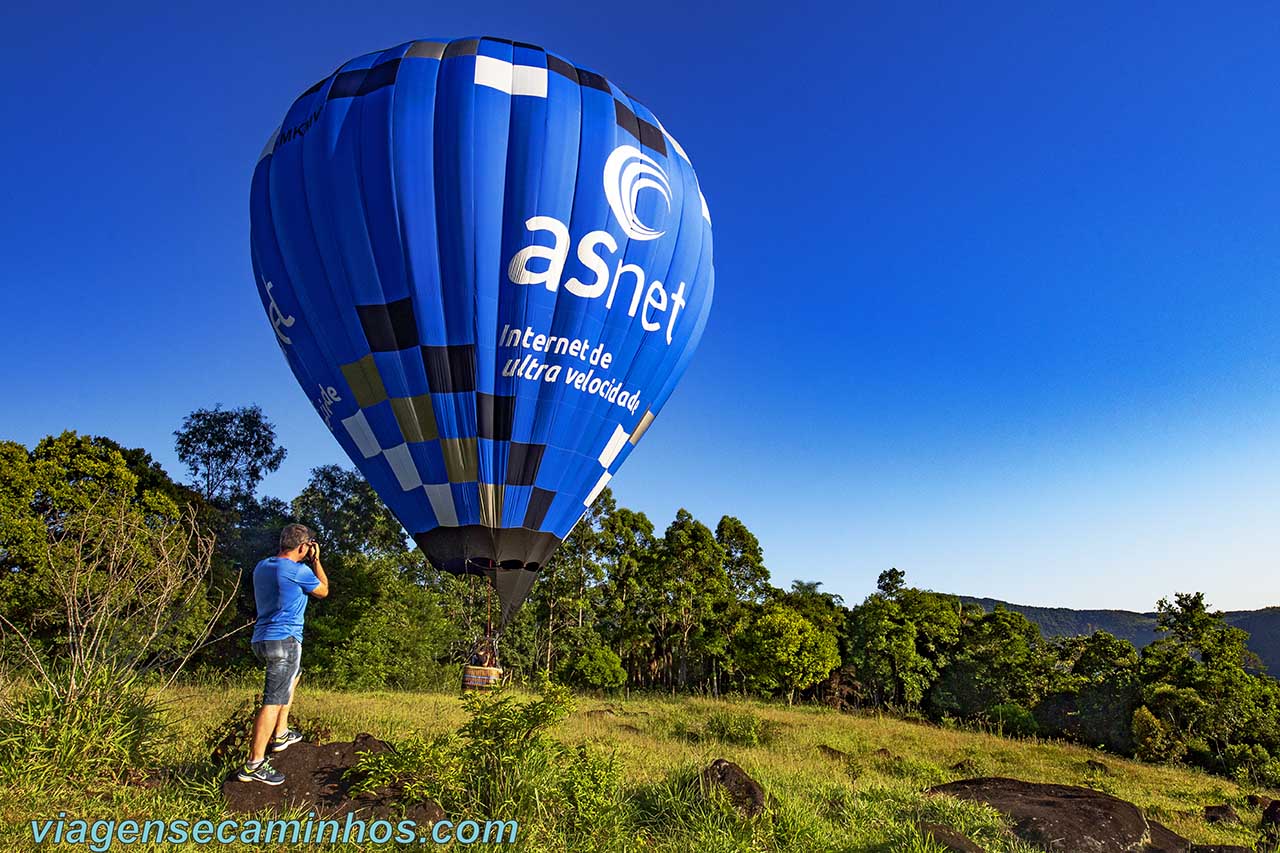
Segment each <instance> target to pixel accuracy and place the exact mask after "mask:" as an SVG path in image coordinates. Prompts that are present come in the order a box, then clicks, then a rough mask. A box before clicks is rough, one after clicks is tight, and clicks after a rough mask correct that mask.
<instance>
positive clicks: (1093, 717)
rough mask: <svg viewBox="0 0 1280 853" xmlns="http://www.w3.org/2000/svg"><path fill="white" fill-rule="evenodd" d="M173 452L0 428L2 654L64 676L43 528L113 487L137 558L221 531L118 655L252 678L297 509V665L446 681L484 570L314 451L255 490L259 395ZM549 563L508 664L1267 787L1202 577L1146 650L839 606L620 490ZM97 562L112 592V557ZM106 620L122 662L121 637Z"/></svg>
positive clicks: (1274, 777) (1236, 645)
mask: <svg viewBox="0 0 1280 853" xmlns="http://www.w3.org/2000/svg"><path fill="white" fill-rule="evenodd" d="M175 445H176V450H177V453H178V457H179V459H180V460H181V461H182V462H183V464H184V465H185V466H186V467H187V475H188V476H187V479H186V482H181V481H178V480H175V479H173V478H171V477H170V476H169V475H168V474H167V473H166V472H165V471H164V470H163V469H162V468H161V467H160V466H159V465H158V464H157V463H156V462H155V461H154V460H153V459H152V458H151V456H150V455H149V454H148V453H147V452H146V451H144V450H140V449H134V448H127V447H123V446H121V445H120V444H118V443H116V442H114V441H112V440H110V439H108V438H104V437H93V436H82V435H77V434H75V433H71V432H67V433H63V434H62V435H59V436H50V437H48V438H46V439H44V440H43V441H41V442H40V443H39V444H37V445H36V446H35V447H34V448H31V449H28V448H26V447H24V446H23V445H20V444H17V443H15V442H0V628H2V629H3V630H0V663H5V664H7V665H9V666H10V667H15V666H16V667H19V668H21V667H22V666H27V667H29V666H31V665H32V662H33V661H34V665H36V666H47V667H49V668H51V669H52V668H55V667H56V666H57V665H58V662H59V661H60V660H62V659H65V658H67V657H68V656H72V655H74V654H75V653H77V649H75V648H70V647H69V646H73V645H77V644H79V643H82V642H85V641H84V640H83V639H78V638H81V637H83V636H85V634H84V632H83V631H81V632H80V633H77V632H76V631H75V630H70V631H69V630H68V628H69V627H71V628H73V629H74V628H75V626H68V624H67V623H68V620H75V619H77V618H80V617H78V616H77V615H76V614H75V613H70V612H68V610H69V608H68V607H67V606H66V601H67V600H69V599H68V598H67V597H66V595H65V594H63V593H64V592H65V586H66V584H65V582H61V581H62V577H63V576H62V575H59V572H63V571H64V565H65V562H66V559H65V558H61V557H59V554H60V553H61V552H60V551H59V550H58V549H57V548H53V547H50V542H63V541H65V540H66V539H67V538H68V537H67V532H68V531H70V530H73V529H79V528H78V527H77V525H78V524H80V522H78V521H77V519H79V518H83V517H87V514H89V513H90V512H91V509H92V508H93V507H94V506H97V505H98V504H99V502H100V499H101V497H102V496H103V495H109V496H112V497H113V499H116V500H119V501H122V502H124V504H125V505H127V506H128V507H130V508H131V509H130V511H131V512H133V513H135V514H136V519H137V521H136V522H135V523H133V524H132V526H129V527H128V528H127V529H128V530H130V531H136V532H135V533H128V534H119V533H113V534H112V536H113V537H114V538H116V539H118V538H120V536H122V535H128V536H138V537H141V538H140V539H139V541H138V542H137V543H133V544H134V545H136V547H135V548H134V551H135V552H137V553H139V554H142V553H144V552H148V550H149V549H152V548H154V547H155V542H156V541H158V540H156V539H155V538H154V535H153V536H152V538H150V539H148V538H146V537H147V536H148V535H150V534H148V533H147V531H148V530H151V531H154V530H157V529H166V530H167V529H169V528H168V527H166V526H165V525H167V524H172V523H174V522H175V521H176V520H177V519H179V518H181V517H189V518H190V519H191V523H192V525H194V528H195V529H196V530H197V533H198V536H197V538H198V539H199V540H200V541H206V538H207V541H208V542H210V543H211V545H210V553H209V557H208V573H207V576H202V579H201V581H200V584H201V586H200V589H199V590H198V592H199V595H194V596H193V595H190V594H184V595H169V596H167V597H163V598H161V597H156V598H155V599H154V600H157V601H163V602H164V605H163V606H164V607H165V608H168V610H169V611H171V612H166V613H165V614H163V616H164V618H163V620H162V621H163V625H164V630H163V631H152V633H151V636H150V637H149V639H148V642H147V645H146V649H147V660H141V659H139V655H138V654H137V653H136V652H133V653H132V654H133V658H131V661H132V662H131V664H130V665H131V666H135V667H140V668H144V669H145V668H147V667H148V666H152V665H155V666H160V667H161V668H162V665H170V666H171V665H172V662H173V661H174V660H181V661H182V662H184V663H185V664H186V667H187V670H188V672H194V673H195V674H196V675H198V676H202V677H207V678H221V677H225V676H226V675H228V674H234V673H238V672H243V671H245V670H248V669H251V668H253V666H254V664H253V659H252V657H251V655H250V654H249V652H248V642H249V635H250V629H249V628H248V626H249V625H251V623H252V621H253V618H254V603H253V595H252V584H251V582H248V573H249V572H250V571H251V570H252V568H253V566H254V565H255V564H256V563H257V562H258V560H260V559H261V558H262V557H264V556H267V555H269V554H272V553H274V551H275V538H276V536H277V535H278V531H279V529H280V528H281V527H282V526H283V525H284V524H286V523H288V522H290V521H300V522H302V523H304V524H307V525H309V526H311V527H312V528H313V529H314V530H315V531H316V532H317V535H318V538H319V539H320V541H321V543H322V547H323V551H324V560H325V565H326V568H327V570H328V572H329V575H330V577H331V578H332V579H333V588H332V593H331V595H330V597H329V598H328V599H326V600H325V601H324V602H323V603H322V604H320V605H317V606H316V607H313V608H312V609H311V612H310V613H309V616H308V624H307V637H306V642H307V661H306V669H307V673H308V678H313V679H318V680H320V681H323V682H325V683H328V684H330V685H332V686H334V687H338V688H353V689H357V688H358V689H381V688H393V689H417V688H430V687H440V686H445V685H448V684H451V683H452V682H453V681H454V680H455V679H456V678H457V672H458V665H459V664H460V663H461V662H462V661H463V660H464V659H465V657H466V655H467V654H468V652H469V650H470V649H471V645H472V643H473V642H474V640H475V639H476V638H477V637H478V636H479V635H480V634H481V633H482V632H483V630H484V626H485V622H486V620H487V618H488V615H489V612H490V607H491V606H495V605H496V602H491V601H490V598H489V595H488V593H487V590H486V588H485V582H484V581H483V580H482V579H478V578H471V577H465V578H458V577H455V576H453V575H449V574H446V573H441V572H438V571H436V570H435V569H434V568H433V567H432V566H431V565H430V564H429V563H428V562H427V561H426V560H425V559H424V558H423V556H422V555H421V553H420V552H418V551H417V550H416V549H415V548H413V547H412V544H411V543H410V542H409V541H408V539H407V537H406V536H405V532H404V531H403V529H402V528H401V527H400V525H399V523H398V522H397V521H396V520H395V518H394V517H393V516H392V515H391V514H390V512H389V511H388V510H387V509H386V507H385V506H383V504H382V502H381V501H380V500H379V499H378V497H377V495H376V494H375V493H374V492H373V490H372V489H371V488H370V487H369V486H368V484H367V483H366V482H365V481H364V479H363V478H362V477H360V475H359V474H358V473H356V472H354V471H351V470H348V469H345V468H342V467H340V466H335V465H326V466H321V467H318V468H316V469H314V470H313V471H312V472H311V476H310V478H309V480H308V482H307V484H306V485H305V487H304V488H303V489H302V490H301V491H300V493H299V494H298V495H297V496H295V497H294V498H293V499H292V500H291V501H288V502H286V501H284V500H281V499H278V498H273V497H260V496H258V494H257V492H258V487H259V485H260V483H261V481H262V479H263V477H264V476H265V475H266V474H268V473H270V472H272V471H274V470H276V469H277V468H278V467H279V466H280V465H281V463H282V462H283V460H284V458H285V450H284V448H282V447H280V446H279V445H278V443H277V440H276V436H275V432H274V429H273V427H272V425H271V424H270V422H269V421H268V420H267V418H266V417H265V416H264V415H263V413H262V412H261V411H260V410H259V409H257V408H256V407H247V408H241V409H221V408H215V409H204V410H198V411H196V412H193V413H192V414H191V415H190V416H188V417H187V418H186V420H185V421H184V422H183V424H182V425H181V427H180V428H179V429H178V430H177V431H176V432H175ZM80 526H83V525H82V524H81V525H80ZM115 529H116V528H112V530H115ZM120 529H122V530H123V529H125V528H120ZM201 537H204V538H201ZM82 539H83V537H82ZM95 541H96V540H95ZM95 547H96V546H95ZM113 547H115V546H113ZM131 547H132V546H131ZM99 550H101V549H99ZM82 551H84V548H83V547H81V549H80V551H76V552H75V553H76V554H80V553H81V552H82ZM93 553H97V551H93V552H91V554H90V556H91V557H92V554H93ZM99 556H100V557H101V555H99ZM77 559H79V558H77ZM90 562H91V561H90ZM135 562H136V563H138V565H140V566H141V565H145V564H146V562H147V560H146V559H142V558H140V559H138V560H135ZM151 562H152V563H154V562H156V561H154V560H153V561H151ZM113 565H114V564H113ZM129 565H133V563H130V564H129ZM541 575H542V576H541V577H540V578H539V580H538V582H537V583H536V584H535V585H534V588H533V592H532V594H531V596H530V598H529V600H528V601H527V602H526V603H525V605H524V607H523V608H522V609H521V610H520V611H519V612H518V613H517V614H516V616H515V617H514V618H513V619H512V621H511V622H510V624H508V625H507V626H506V627H505V628H504V630H503V631H502V634H501V645H500V653H501V658H502V663H503V665H504V666H505V667H506V668H507V669H508V670H509V671H511V672H512V674H513V676H514V677H515V678H517V679H523V680H532V679H535V678H537V677H540V676H542V675H544V674H546V675H550V676H552V677H553V678H555V679H556V680H559V681H560V682H562V683H566V684H569V685H572V686H574V687H577V688H580V689H590V690H597V691H609V690H651V691H664V692H671V693H700V694H704V695H711V696H716V695H725V694H731V693H733V694H752V695H757V696H766V697H776V698H779V699H784V700H786V701H788V702H791V701H795V700H797V699H802V700H806V701H818V702H824V703H827V704H830V705H833V706H836V707H838V708H841V709H847V710H857V709H880V710H887V711H891V712H895V713H899V714H903V715H907V716H918V717H920V718H922V719H927V720H930V721H933V722H937V723H943V724H969V725H973V724H977V725H984V726H989V727H992V728H995V729H998V730H1000V731H1002V732H1003V733H1005V734H1009V735H1013V736H1028V735H1042V736H1053V737H1062V738H1067V739H1071V740H1076V741H1079V742H1081V743H1085V744H1087V745H1090V746H1102V747H1105V748H1107V749H1110V750H1112V751H1115V752H1118V753H1121V754H1125V755H1134V756H1137V757H1139V758H1142V759H1145V760H1150V761H1185V762H1187V763H1191V764H1194V765H1197V766H1200V767H1203V768H1205V769H1208V770H1211V771H1213V772H1218V773H1225V774H1230V775H1234V776H1237V777H1242V778H1249V779H1252V780H1255V781H1258V782H1263V783H1266V784H1272V785H1275V784H1280V682H1277V681H1275V680H1274V679H1272V678H1271V677H1269V676H1267V675H1266V674H1265V673H1264V672H1263V670H1262V667H1261V664H1260V663H1259V662H1258V660H1257V658H1256V657H1255V656H1253V655H1252V654H1251V653H1250V652H1249V651H1248V648H1247V640H1248V636H1247V634H1245V632H1243V631H1241V630H1240V629H1238V628H1234V627H1231V626H1229V625H1227V624H1226V623H1225V622H1224V621H1223V619H1222V616H1221V614H1218V613H1214V612H1211V611H1210V610H1209V609H1208V608H1207V606H1206V604H1205V602H1204V598H1203V595H1201V594H1199V593H1196V594H1178V595H1176V596H1175V597H1174V599H1173V600H1172V601H1170V600H1161V601H1160V602H1159V604H1158V606H1157V610H1158V621H1159V627H1160V630H1161V632H1162V636H1161V638H1160V639H1158V640H1157V641H1156V642H1154V643H1153V644H1151V645H1149V646H1147V647H1146V648H1144V649H1142V650H1141V651H1139V650H1138V649H1136V648H1135V647H1134V646H1133V645H1132V644H1131V643H1129V642H1127V641H1125V640H1121V639H1117V638H1116V637H1114V636H1112V635H1110V634H1108V633H1106V632H1101V631H1099V632H1096V633H1094V634H1092V635H1090V636H1085V637H1070V638H1055V639H1052V640H1046V639H1044V638H1043V637H1042V636H1041V633H1040V631H1039V630H1038V629H1037V628H1036V626H1035V625H1034V624H1032V623H1031V622H1029V621H1028V620H1027V619H1026V618H1024V617H1023V616H1021V615H1020V614H1017V613H1014V612H1012V611H1007V610H1001V609H997V610H995V611H993V612H990V613H987V612H983V610H982V609H981V608H980V607H977V606H976V605H967V606H966V605H964V604H962V603H961V602H960V600H959V599H957V598H955V597H954V596H948V595H942V594H939V593H934V592H930V591H927V590H921V589H916V588H913V587H911V586H909V585H907V582H906V577H905V575H904V573H903V572H901V571H899V570H897V569H889V570H886V571H885V572H883V573H881V575H880V576H879V578H878V582H877V589H876V592H874V593H873V594H871V595H869V596H868V597H867V598H866V599H865V600H864V601H862V602H861V603H858V604H855V605H852V606H846V605H845V603H844V602H843V601H842V600H841V598H840V597H839V596H837V595H833V594H830V593H826V592H823V591H822V590H821V589H820V586H821V585H820V584H819V583H817V582H803V581H796V582H794V583H793V584H791V585H790V587H789V588H786V589H783V588H779V587H777V586H774V585H773V583H772V582H771V577H770V573H769V571H768V569H767V568H766V565H765V560H764V554H763V550H762V548H761V546H760V543H759V541H758V540H757V538H756V537H755V536H754V535H753V534H752V533H751V531H750V530H749V529H748V528H747V526H746V525H745V524H744V523H743V522H742V521H741V520H739V519H737V518H734V517H733V516H728V515H726V516H723V517H722V518H720V519H719V520H718V521H717V522H716V523H715V525H714V526H711V525H708V524H706V523H703V522H702V521H700V520H698V519H697V518H695V517H694V516H693V515H692V514H691V513H689V512H688V511H686V510H683V509H681V510H680V511H679V512H677V513H676V516H675V518H674V519H672V520H671V521H670V522H669V523H668V524H667V525H666V526H665V528H662V529H661V530H660V529H659V528H658V527H656V526H655V525H654V523H653V522H652V521H651V520H650V519H649V518H648V517H647V516H646V515H645V514H644V513H642V512H637V511H634V510H631V509H628V508H626V507H624V506H620V505H619V504H618V503H617V501H616V500H615V499H614V497H613V495H612V493H611V492H609V491H608V490H605V491H604V492H603V493H602V494H601V496H600V497H599V498H598V499H597V501H596V502H595V504H594V505H593V506H592V507H591V508H590V509H589V510H588V513H587V515H586V516H585V517H584V518H583V519H582V521H581V522H580V523H579V524H578V525H577V526H576V527H575V528H574V529H573V531H572V532H571V533H570V535H569V536H568V537H567V538H566V540H565V541H564V543H563V544H562V545H561V547H560V549H559V550H558V551H557V552H556V554H555V556H554V557H553V558H552V559H551V560H550V561H549V563H548V565H547V566H546V567H545V568H544V569H543V571H542V573H541ZM154 576H156V573H155V572H154V571H152V572H151V574H150V575H147V577H154ZM103 577H104V578H108V579H109V582H110V583H113V584H117V585H119V577H118V572H117V574H116V575H111V574H104V575H103ZM164 577H165V578H168V579H171V578H172V577H173V573H172V572H171V571H170V572H168V573H167V574H165V575H164ZM86 578H88V579H87V580H86V581H84V583H86V584H92V583H95V582H103V583H105V582H107V581H101V580H99V581H95V580H94V579H93V578H92V577H90V576H86ZM78 582H79V581H78ZM148 582H150V581H148ZM59 590H63V592H59ZM146 592H147V591H146V589H144V588H143V587H139V588H138V589H137V590H136V593H137V594H136V595H135V596H134V598H139V599H145V598H146ZM123 606H124V607H125V609H124V610H123V611H121V612H124V613H129V614H132V617H136V613H134V612H133V611H131V610H129V609H128V606H127V605H123ZM135 609H136V608H135ZM132 617H131V618H132ZM160 621H161V620H157V619H153V620H151V622H147V621H146V620H141V621H140V622H139V623H138V624H140V625H145V624H152V623H154V624H160ZM130 624H131V625H132V623H130ZM130 631H134V633H135V634H136V631H135V630H134V629H133V628H130ZM117 633H118V635H119V636H118V637H117V638H116V640H115V642H118V643H119V644H120V646H121V654H124V653H126V651H127V649H128V643H129V637H130V636H131V635H130V632H129V631H120V632H117ZM113 636H114V635H113ZM68 637H70V638H72V639H68ZM182 650H186V651H182ZM19 651H22V652H23V654H19ZM33 653H34V657H33V656H32V655H33Z"/></svg>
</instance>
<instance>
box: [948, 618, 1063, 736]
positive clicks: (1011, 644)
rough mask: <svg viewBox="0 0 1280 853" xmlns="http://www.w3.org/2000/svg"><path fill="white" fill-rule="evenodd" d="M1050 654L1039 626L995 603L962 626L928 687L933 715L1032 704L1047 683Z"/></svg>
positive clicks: (978, 712)
mask: <svg viewBox="0 0 1280 853" xmlns="http://www.w3.org/2000/svg"><path fill="white" fill-rule="evenodd" d="M1052 666H1053V660H1052V656H1051V655H1050V654H1049V652H1048V650H1047V648H1046V646H1045V643H1044V640H1043V639H1042V638H1041V637H1040V629H1038V628H1037V627H1036V626H1035V625H1033V624H1032V623H1031V622H1029V621H1028V620H1027V618H1026V617H1025V616H1023V615H1022V614H1020V613H1015V612H1013V611H1011V610H1004V609H998V610H995V611H994V612H992V613H987V614H984V615H983V616H981V617H979V618H978V619H976V620H974V621H973V622H972V623H971V624H968V625H965V626H963V628H962V629H961V632H960V640H959V643H958V644H957V646H956V650H955V653H954V655H953V657H952V659H951V661H950V662H949V663H948V664H947V665H946V667H945V668H944V669H943V670H942V672H941V673H940V674H939V677H938V680H937V681H936V682H935V683H934V684H933V686H932V687H931V688H930V690H929V695H928V701H929V706H930V709H931V710H932V711H933V713H934V714H936V715H939V716H941V715H946V714H953V715H957V716H960V717H966V718H975V717H980V716H982V715H984V714H985V713H986V712H987V711H988V710H990V709H991V708H993V707H995V706H997V705H1008V704H1015V705H1020V706H1022V707H1023V708H1027V709H1030V708H1031V707H1033V706H1034V705H1035V704H1036V702H1038V701H1039V700H1040V698H1041V697H1042V696H1043V695H1044V693H1045V691H1046V690H1047V688H1048V685H1049V676H1050V672H1051V670H1052Z"/></svg>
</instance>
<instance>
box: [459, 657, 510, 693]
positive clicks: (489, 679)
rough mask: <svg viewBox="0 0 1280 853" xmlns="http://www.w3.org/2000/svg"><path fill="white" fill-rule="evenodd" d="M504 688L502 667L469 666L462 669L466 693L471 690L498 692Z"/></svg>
mask: <svg viewBox="0 0 1280 853" xmlns="http://www.w3.org/2000/svg"><path fill="white" fill-rule="evenodd" d="M500 686H502V667H500V666H471V665H470V664H468V665H467V666H464V667H463V668H462V689H463V691H464V692H466V691H469V690H496V689H497V688H498V687H500Z"/></svg>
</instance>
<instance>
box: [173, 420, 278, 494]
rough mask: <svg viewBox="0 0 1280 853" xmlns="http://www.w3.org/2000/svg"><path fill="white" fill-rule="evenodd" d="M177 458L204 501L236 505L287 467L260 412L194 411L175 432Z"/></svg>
mask: <svg viewBox="0 0 1280 853" xmlns="http://www.w3.org/2000/svg"><path fill="white" fill-rule="evenodd" d="M173 435H174V438H175V439H176V446H177V451H178V458H179V459H181V460H182V462H183V464H184V465H186V466H187V469H188V470H189V471H190V472H191V476H192V478H193V479H194V480H195V482H196V485H197V488H198V489H199V490H200V492H201V494H202V495H203V496H204V498H205V500H208V501H218V502H221V503H223V504H227V505H235V504H237V503H239V502H241V501H243V500H245V499H246V498H250V497H252V496H253V494H254V492H256V491H257V488H258V484H259V483H261V482H262V478H263V477H265V476H266V475H267V474H270V473H271V472H273V471H275V470H277V469H278V468H279V467H280V465H281V463H283V462H284V458H285V449H284V448H283V447H281V446H279V445H278V444H277V443H276V430H275V426H274V425H272V423H271V421H269V420H267V418H266V416H265V415H264V414H263V413H262V409H260V408H258V407H257V406H242V407H240V408H238V409H223V408H221V407H220V406H214V407H213V408H212V409H196V410H195V411H194V412H192V413H191V414H189V415H187V417H186V418H185V419H184V420H183V422H182V428H181V429H179V430H177V431H176V432H174V434H173Z"/></svg>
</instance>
